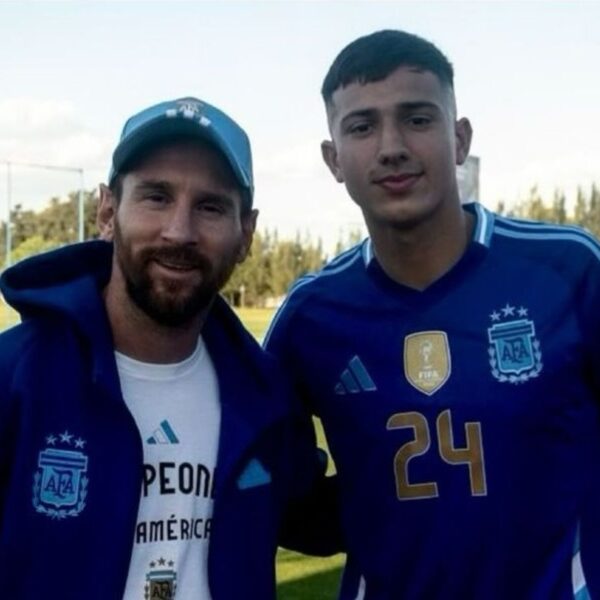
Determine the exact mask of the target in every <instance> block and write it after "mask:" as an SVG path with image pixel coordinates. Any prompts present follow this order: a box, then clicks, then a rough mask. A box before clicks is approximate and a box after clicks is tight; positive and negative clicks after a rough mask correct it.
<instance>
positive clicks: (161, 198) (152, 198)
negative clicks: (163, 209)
mask: <svg viewBox="0 0 600 600" xmlns="http://www.w3.org/2000/svg"><path fill="white" fill-rule="evenodd" d="M145 199H146V200H148V201H149V202H152V203H155V204H164V203H165V202H168V200H169V198H168V197H167V196H166V195H165V194H156V193H154V194H147V195H146V196H145Z"/></svg>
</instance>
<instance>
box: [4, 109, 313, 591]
mask: <svg viewBox="0 0 600 600" xmlns="http://www.w3.org/2000/svg"><path fill="white" fill-rule="evenodd" d="M252 192H253V181H252V167H251V154H250V146H249V142H248V139H247V137H246V134H245V133H244V131H243V130H242V129H241V128H240V127H239V126H238V125H237V124H236V123H235V122H234V121H233V120H232V119H230V118H229V117H228V116H227V115H225V114H224V113H223V112H221V111H220V110H218V109H217V108H215V107H213V106H210V105H209V104H207V103H205V102H201V101H199V100H196V99H194V98H184V99H181V100H176V101H169V102H164V103H161V104H158V105H156V106H152V107H150V108H147V109H145V110H143V111H142V112H140V113H139V114H137V115H135V116H133V117H132V118H131V119H129V120H128V121H127V123H126V124H125V127H124V129H123V133H122V136H121V140H120V142H119V144H118V146H117V148H116V150H115V152H114V154H113V163H112V170H111V174H110V178H109V185H108V187H107V186H101V190H100V204H99V210H98V224H99V228H100V231H101V236H102V237H103V238H104V240H108V241H109V242H111V243H109V242H107V241H100V240H97V241H91V242H86V243H83V244H76V245H73V246H69V247H66V248H63V249H61V250H58V251H55V252H51V253H48V254H46V255H41V256H38V257H35V258H32V259H30V260H28V261H25V262H23V263H21V264H18V265H16V266H15V267H13V268H11V269H9V270H8V271H6V272H5V273H4V274H3V276H2V280H1V287H2V292H3V294H4V296H5V298H6V299H7V301H8V302H10V303H11V304H12V305H13V306H14V307H15V308H17V309H18V310H19V311H20V312H21V314H22V316H23V323H22V324H21V325H19V326H17V327H16V328H14V329H12V330H10V331H8V332H6V333H4V334H2V335H1V336H0V386H1V389H2V392H1V395H0V440H1V445H0V490H1V493H0V572H1V573H2V574H3V577H2V590H3V594H2V595H3V596H4V597H7V598H9V597H10V598H19V599H20V600H34V599H36V600H37V599H39V598H54V599H57V600H58V599H59V598H60V600H81V599H83V598H85V599H86V600H91V599H95V598H97V599H108V598H111V599H117V598H119V599H120V598H125V599H126V600H142V599H144V598H160V599H161V600H170V599H172V598H175V597H177V598H189V599H192V598H193V599H198V600H200V599H204V600H209V599H211V598H212V600H219V599H221V600H231V599H232V598H250V599H256V600H264V599H266V598H274V597H275V577H274V555H275V551H276V546H277V539H278V533H279V527H280V521H281V519H282V516H283V513H284V506H286V505H287V503H288V502H292V501H294V500H295V499H296V497H298V498H299V496H300V493H303V492H304V491H305V490H306V489H307V487H308V485H309V484H310V483H311V481H312V479H313V477H314V475H315V473H316V472H317V471H318V465H317V464H316V463H317V462H318V461H314V460H313V457H316V456H315V454H314V452H313V448H312V441H313V439H312V433H308V434H307V433H306V429H307V428H305V427H304V424H305V423H306V421H304V420H298V418H297V413H298V412H299V411H298V410H297V407H294V405H293V403H292V400H291V397H290V396H289V395H288V393H287V391H288V390H287V389H286V385H285V383H284V382H283V381H282V380H281V378H280V374H279V371H278V369H277V368H276V367H275V366H274V364H272V363H271V362H270V359H268V358H267V356H266V355H265V354H264V353H263V351H262V350H261V349H260V348H259V347H258V345H257V344H256V343H255V342H254V340H253V339H252V338H251V336H250V335H249V334H248V333H247V332H246V330H245V329H244V328H243V327H242V326H241V324H240V323H239V321H238V320H237V318H236V317H235V315H234V314H233V312H232V311H231V310H230V309H229V308H228V307H227V306H226V304H225V302H224V301H223V300H222V299H221V298H220V297H219V296H218V291H219V289H220V288H221V286H222V285H223V284H224V283H225V282H226V281H227V279H228V277H229V275H230V274H231V272H232V270H233V269H234V267H235V265H236V263H238V262H241V261H243V260H244V258H245V256H246V254H247V253H248V250H249V248H250V244H251V241H252V236H253V232H254V227H255V223H256V216H257V211H256V210H255V209H253V208H252Z"/></svg>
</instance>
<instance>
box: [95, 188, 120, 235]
mask: <svg viewBox="0 0 600 600" xmlns="http://www.w3.org/2000/svg"><path fill="white" fill-rule="evenodd" d="M99 189H100V201H99V202H98V209H97V211H96V226H97V227H98V231H99V233H100V239H101V240H106V241H107V242H112V241H113V237H114V228H115V215H116V212H117V199H116V198H115V197H114V194H113V193H112V192H111V190H110V188H109V187H108V186H107V185H104V184H103V183H101V184H100V186H99Z"/></svg>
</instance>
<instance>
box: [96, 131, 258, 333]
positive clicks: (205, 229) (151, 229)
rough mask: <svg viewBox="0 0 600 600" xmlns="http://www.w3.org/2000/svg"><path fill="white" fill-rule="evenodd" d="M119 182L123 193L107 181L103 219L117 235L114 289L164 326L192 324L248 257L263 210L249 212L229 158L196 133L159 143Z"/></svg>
mask: <svg viewBox="0 0 600 600" xmlns="http://www.w3.org/2000/svg"><path fill="white" fill-rule="evenodd" d="M120 188H121V191H120V198H116V197H115V195H114V194H113V193H112V192H111V191H110V190H109V189H108V188H106V187H102V189H101V204H100V208H99V217H98V221H99V226H100V230H101V232H102V237H103V238H104V239H108V240H112V241H113V242H114V258H113V271H112V275H111V280H110V282H109V284H108V287H107V293H108V294H113V295H114V296H115V297H118V298H120V299H121V300H122V301H123V302H124V303H125V304H127V305H128V306H124V307H123V308H124V309H125V310H126V309H127V308H133V309H134V310H138V311H142V312H143V313H145V314H146V315H147V316H149V317H150V318H151V319H152V320H153V321H154V322H155V323H157V324H159V325H161V326H167V327H169V326H170V327H177V326H181V325H186V324H188V323H190V322H191V321H193V320H194V319H195V318H196V317H198V316H199V315H200V314H201V313H202V312H203V311H204V310H205V309H206V308H207V307H208V306H209V305H210V303H211V302H212V300H213V298H214V296H215V295H216V294H217V292H218V291H219V290H220V289H221V287H222V286H223V285H224V284H225V283H226V282H227V280H228V279H229V277H230V275H231V273H232V271H233V269H234V267H235V265H236V263H238V262H241V261H242V260H243V259H244V258H245V256H246V254H247V252H248V249H249V247H250V243H251V241H252V234H253V232H254V227H255V221H256V211H248V212H247V213H242V195H241V193H240V191H239V189H238V187H237V184H236V180H235V178H234V175H233V173H232V172H231V170H230V168H229V165H228V164H227V162H226V161H225V159H224V158H223V157H222V155H221V154H220V153H219V152H218V151H217V150H215V149H214V148H213V147H211V146H209V145H207V144H202V143H199V142H197V141H185V142H183V141H180V142H173V143H169V144H167V145H164V146H161V147H159V148H158V149H156V150H154V151H152V152H151V153H150V154H149V155H147V156H146V157H144V159H143V160H142V161H141V162H140V163H139V164H138V165H136V167H135V168H134V169H133V170H131V171H129V172H128V173H126V174H125V175H124V176H123V177H122V180H121V182H120ZM111 306H112V307H113V309H114V307H115V306H117V307H118V306H120V304H119V303H118V302H117V303H114V302H113V303H112V304H111Z"/></svg>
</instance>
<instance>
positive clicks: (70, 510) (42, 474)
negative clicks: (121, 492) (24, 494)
mask: <svg viewBox="0 0 600 600" xmlns="http://www.w3.org/2000/svg"><path fill="white" fill-rule="evenodd" d="M74 438H75V436H74V435H73V434H72V433H69V432H68V431H65V432H64V433H61V434H59V435H52V434H51V435H49V436H47V438H46V444H47V447H46V449H45V450H42V451H41V452H40V453H39V454H38V464H37V466H38V469H37V470H36V471H35V473H34V475H33V506H34V508H35V510H36V511H37V512H38V513H41V514H44V515H46V516H48V517H50V518H51V519H65V518H67V517H76V516H77V515H79V513H81V511H82V510H83V509H84V508H85V504H86V502H85V501H86V497H87V492H88V482H89V480H88V478H87V476H86V473H87V469H88V457H87V456H86V455H85V454H84V452H83V448H84V446H85V440H82V439H81V438H77V439H74ZM69 448H74V449H69Z"/></svg>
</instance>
